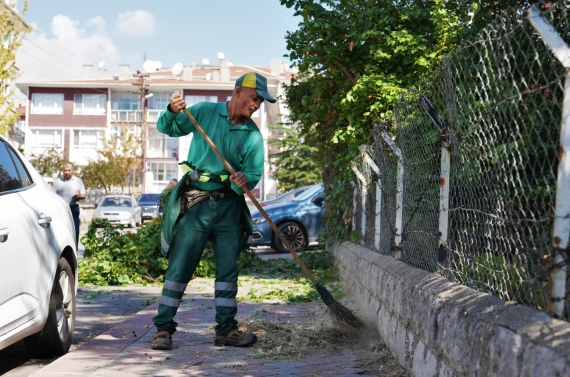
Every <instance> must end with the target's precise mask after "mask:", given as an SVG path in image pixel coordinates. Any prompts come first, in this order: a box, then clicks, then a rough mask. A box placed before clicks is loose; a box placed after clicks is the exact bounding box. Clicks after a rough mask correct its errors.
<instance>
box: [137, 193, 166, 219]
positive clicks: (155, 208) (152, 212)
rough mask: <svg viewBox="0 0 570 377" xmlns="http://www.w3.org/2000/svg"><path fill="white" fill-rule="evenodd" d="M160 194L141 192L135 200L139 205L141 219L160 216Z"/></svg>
mask: <svg viewBox="0 0 570 377" xmlns="http://www.w3.org/2000/svg"><path fill="white" fill-rule="evenodd" d="M159 198H160V194H142V195H141V196H139V197H138V199H137V201H138V203H139V205H140V207H141V211H142V218H141V221H145V220H152V219H154V218H155V217H159V216H160V212H161V208H160V201H159Z"/></svg>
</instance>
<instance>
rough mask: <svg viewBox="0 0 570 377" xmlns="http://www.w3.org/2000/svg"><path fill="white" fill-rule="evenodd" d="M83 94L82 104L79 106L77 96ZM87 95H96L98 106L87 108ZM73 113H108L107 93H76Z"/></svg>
mask: <svg viewBox="0 0 570 377" xmlns="http://www.w3.org/2000/svg"><path fill="white" fill-rule="evenodd" d="M78 96H81V102H80V103H81V106H78V100H77V97H78ZM85 97H96V98H97V108H95V109H90V108H85ZM73 114H74V115H106V114H107V95H106V94H92V93H88V94H83V93H81V94H75V95H74V96H73Z"/></svg>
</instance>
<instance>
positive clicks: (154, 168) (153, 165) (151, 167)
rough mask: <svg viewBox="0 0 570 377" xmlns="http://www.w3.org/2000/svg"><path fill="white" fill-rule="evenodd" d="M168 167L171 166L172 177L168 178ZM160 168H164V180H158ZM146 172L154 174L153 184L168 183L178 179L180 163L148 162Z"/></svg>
mask: <svg viewBox="0 0 570 377" xmlns="http://www.w3.org/2000/svg"><path fill="white" fill-rule="evenodd" d="M166 165H171V168H172V170H171V172H172V173H171V176H170V177H169V178H167V174H166V172H167V169H166ZM160 167H162V175H163V176H162V178H163V179H158V172H159V171H160ZM146 171H147V172H152V175H153V182H154V183H167V182H169V181H170V180H171V179H173V178H178V163H176V162H162V161H147V162H146Z"/></svg>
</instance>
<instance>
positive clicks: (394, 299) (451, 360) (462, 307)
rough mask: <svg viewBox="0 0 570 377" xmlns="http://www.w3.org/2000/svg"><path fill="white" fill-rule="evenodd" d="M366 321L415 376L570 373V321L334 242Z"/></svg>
mask: <svg viewBox="0 0 570 377" xmlns="http://www.w3.org/2000/svg"><path fill="white" fill-rule="evenodd" d="M328 249H329V250H333V253H334V255H335V258H336V260H337V262H338V264H339V267H340V273H341V276H342V279H343V281H344V282H345V284H346V286H347V287H349V289H350V290H351V294H352V295H353V298H354V299H355V300H356V301H357V302H358V303H359V305H360V307H361V309H362V311H361V312H359V314H360V315H361V316H362V317H363V319H364V320H365V321H366V322H367V323H373V324H374V326H376V328H377V330H378V332H379V333H380V335H381V336H382V338H383V340H384V342H385V343H386V344H387V346H388V347H389V348H390V349H391V351H392V353H393V354H394V356H395V357H397V358H398V360H399V361H400V363H401V364H402V365H404V366H406V367H407V368H408V369H409V370H410V371H411V372H412V374H413V375H414V376H418V377H419V376H421V377H424V376H425V377H427V376H445V377H452V376H496V377H505V376H524V377H530V376H549V377H554V376H560V377H562V376H570V352H569V350H570V324H569V323H567V322H564V321H560V320H555V319H552V318H550V317H549V316H548V315H547V314H546V313H543V312H540V311H537V310H534V309H532V308H529V307H526V306H522V305H511V304H512V303H508V302H505V301H504V300H501V299H498V298H496V297H493V296H490V295H488V294H485V293H482V292H479V291H476V290H473V289H470V288H467V287H465V286H462V285H459V284H456V283H452V282H450V281H449V280H447V279H444V278H441V277H439V276H437V275H435V274H433V273H429V272H425V271H422V270H418V269H415V268H413V267H410V266H408V265H406V264H404V263H402V262H399V261H397V260H395V259H394V258H392V257H389V256H383V255H380V254H378V253H376V252H374V251H371V250H369V249H366V248H364V247H362V246H359V245H356V244H353V243H350V242H344V243H342V244H339V243H335V242H329V245H328Z"/></svg>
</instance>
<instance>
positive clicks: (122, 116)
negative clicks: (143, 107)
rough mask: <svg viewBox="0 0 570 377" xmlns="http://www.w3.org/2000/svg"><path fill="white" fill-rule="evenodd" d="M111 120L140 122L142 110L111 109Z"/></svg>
mask: <svg viewBox="0 0 570 377" xmlns="http://www.w3.org/2000/svg"><path fill="white" fill-rule="evenodd" d="M111 120H112V121H113V122H140V121H141V120H142V119H141V112H140V111H139V110H111Z"/></svg>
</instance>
